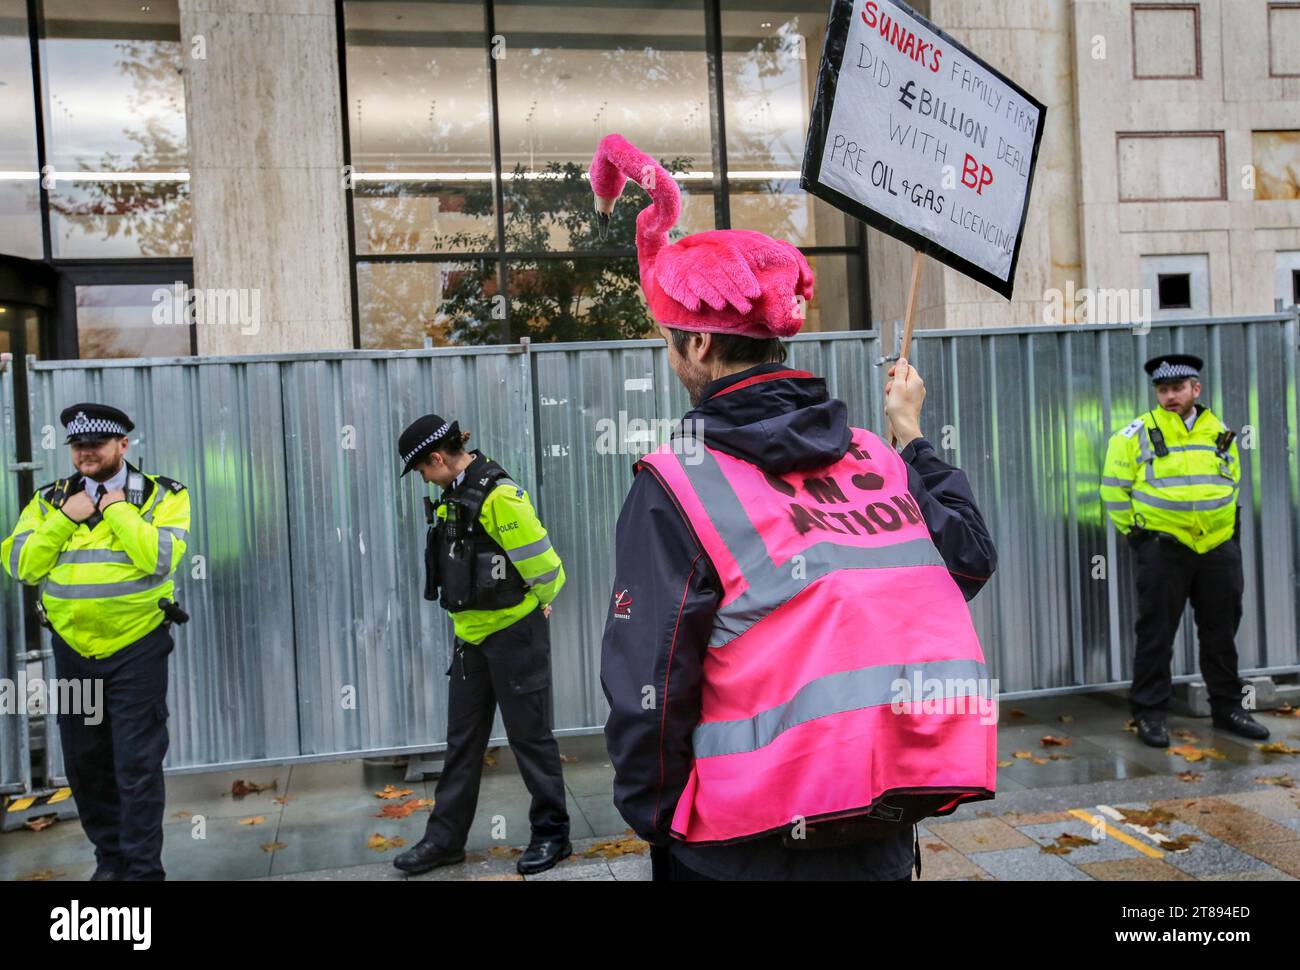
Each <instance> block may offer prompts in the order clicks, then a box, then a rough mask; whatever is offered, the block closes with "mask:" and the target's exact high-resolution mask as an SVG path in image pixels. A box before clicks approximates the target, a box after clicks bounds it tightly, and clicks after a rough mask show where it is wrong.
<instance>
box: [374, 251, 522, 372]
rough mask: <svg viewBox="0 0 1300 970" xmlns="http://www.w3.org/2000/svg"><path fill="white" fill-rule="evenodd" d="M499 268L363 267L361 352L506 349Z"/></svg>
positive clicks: (481, 263)
mask: <svg viewBox="0 0 1300 970" xmlns="http://www.w3.org/2000/svg"><path fill="white" fill-rule="evenodd" d="M496 267H497V264H496V263H495V262H494V261H493V260H488V259H480V260H468V261H464V262H418V263H407V262H403V263H358V264H357V305H358V309H359V311H360V316H361V346H362V347H363V348H364V349H366V350H376V349H390V350H410V349H411V348H414V347H423V346H424V344H425V338H428V340H429V342H430V343H431V344H432V345H433V346H435V347H442V346H446V345H449V344H493V343H501V342H502V339H503V337H502V335H503V331H504V328H505V314H506V309H505V300H504V299H497V298H496V297H497V270H496Z"/></svg>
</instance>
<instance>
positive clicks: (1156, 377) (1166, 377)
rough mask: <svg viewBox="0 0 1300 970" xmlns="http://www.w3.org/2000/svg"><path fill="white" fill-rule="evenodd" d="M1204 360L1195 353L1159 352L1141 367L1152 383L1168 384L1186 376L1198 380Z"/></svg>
mask: <svg viewBox="0 0 1300 970" xmlns="http://www.w3.org/2000/svg"><path fill="white" fill-rule="evenodd" d="M1204 366H1205V362H1204V361H1203V360H1201V358H1199V357H1197V356H1196V355H1195V354H1161V355H1160V356H1159V357H1152V358H1151V359H1150V360H1148V361H1147V362H1146V363H1145V364H1143V365H1142V369H1143V370H1144V371H1146V372H1147V373H1148V374H1150V375H1151V383H1152V384H1170V383H1173V382H1174V381H1181V380H1184V379H1186V378H1188V377H1190V378H1192V379H1193V380H1199V379H1200V376H1201V368H1202V367H1204Z"/></svg>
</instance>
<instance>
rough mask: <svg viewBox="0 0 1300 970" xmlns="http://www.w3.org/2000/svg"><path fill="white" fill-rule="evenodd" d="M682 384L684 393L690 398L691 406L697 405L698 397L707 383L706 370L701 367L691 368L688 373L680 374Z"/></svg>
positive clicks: (701, 394) (702, 393)
mask: <svg viewBox="0 0 1300 970" xmlns="http://www.w3.org/2000/svg"><path fill="white" fill-rule="evenodd" d="M681 381H682V386H683V387H684V388H686V394H687V395H688V396H689V397H690V399H691V407H697V406H698V405H699V403H700V398H701V397H703V396H704V389H705V388H706V387H708V385H709V375H708V372H707V371H705V370H704V369H703V368H701V369H700V370H691V371H690V372H689V373H686V374H682V375H681Z"/></svg>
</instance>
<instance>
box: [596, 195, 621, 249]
mask: <svg viewBox="0 0 1300 970" xmlns="http://www.w3.org/2000/svg"><path fill="white" fill-rule="evenodd" d="M616 201H617V200H616V199H606V198H604V197H603V196H599V195H598V196H596V232H597V233H598V234H599V236H600V241H601V242H604V241H605V240H606V239H608V238H609V217H610V215H611V214H612V213H613V212H614V203H615V202H616Z"/></svg>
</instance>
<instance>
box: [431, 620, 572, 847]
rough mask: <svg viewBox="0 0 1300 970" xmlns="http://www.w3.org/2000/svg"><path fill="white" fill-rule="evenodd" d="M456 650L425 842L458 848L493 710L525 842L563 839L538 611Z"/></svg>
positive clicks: (546, 632)
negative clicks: (521, 788)
mask: <svg viewBox="0 0 1300 970" xmlns="http://www.w3.org/2000/svg"><path fill="white" fill-rule="evenodd" d="M455 651H456V652H455V656H454V657H453V658H452V662H451V670H450V675H451V684H450V687H449V689H448V693H447V753H446V759H445V761H444V763H443V769H442V776H441V777H440V778H439V779H438V786H437V788H436V789H435V790H434V796H433V798H434V806H433V813H432V814H431V815H430V816H429V822H428V825H427V826H426V828H425V835H424V837H425V838H426V839H429V840H432V841H434V842H435V843H436V844H437V845H439V846H440V847H442V848H445V849H449V850H453V851H454V850H456V849H460V848H462V847H463V846H464V845H465V841H466V839H467V838H468V837H469V828H470V825H471V823H472V822H473V821H474V810H475V808H477V806H478V792H479V783H480V781H481V780H482V777H483V755H484V754H485V753H486V751H487V744H488V739H489V738H490V737H491V733H492V720H493V718H494V717H495V715H496V707H497V705H498V704H500V705H501V720H502V721H504V722H505V727H506V738H507V739H508V740H509V742H510V750H511V752H512V753H513V754H514V756H515V762H516V763H517V764H518V765H519V773H520V774H521V775H522V776H523V779H524V784H525V785H526V786H527V788H528V793H529V794H530V795H532V796H533V800H532V805H531V806H530V808H529V810H528V821H529V824H530V825H531V828H532V839H533V840H541V839H548V838H556V837H558V838H567V837H568V834H569V813H568V810H567V809H566V807H565V799H564V777H563V775H562V773H561V768H560V748H559V745H557V744H556V743H555V736H554V735H553V734H552V733H551V729H552V718H553V717H554V713H553V708H552V701H551V636H550V629H549V627H548V621H547V619H546V617H544V616H543V615H542V611H541V608H540V607H539V608H537V609H535V610H533V611H532V612H531V613H529V614H528V615H527V616H525V617H524V618H523V619H521V620H518V621H516V622H515V623H512V624H511V625H510V626H508V627H506V628H505V629H504V630H498V631H497V632H496V633H493V634H492V635H490V636H489V637H487V638H486V639H485V640H484V641H483V642H482V643H481V644H479V645H477V646H475V645H474V644H470V643H465V642H464V641H462V640H459V639H458V640H457V641H456V647H455ZM511 841H512V842H513V841H517V840H515V839H511Z"/></svg>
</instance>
